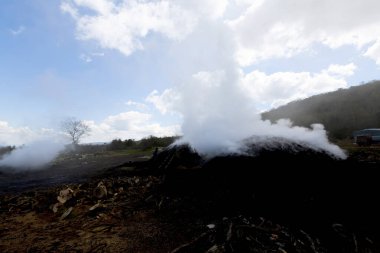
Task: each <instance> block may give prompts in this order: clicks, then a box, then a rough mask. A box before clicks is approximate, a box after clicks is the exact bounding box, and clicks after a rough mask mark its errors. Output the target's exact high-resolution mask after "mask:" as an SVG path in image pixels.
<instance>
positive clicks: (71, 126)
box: [61, 118, 91, 145]
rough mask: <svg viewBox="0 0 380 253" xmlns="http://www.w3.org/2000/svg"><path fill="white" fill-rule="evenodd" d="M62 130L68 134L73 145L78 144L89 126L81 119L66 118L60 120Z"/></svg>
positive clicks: (88, 130) (86, 133) (88, 129)
mask: <svg viewBox="0 0 380 253" xmlns="http://www.w3.org/2000/svg"><path fill="white" fill-rule="evenodd" d="M61 127H62V130H63V131H64V132H65V133H66V134H68V135H69V136H70V138H71V141H72V143H73V144H74V145H78V143H79V141H80V139H81V138H82V137H84V136H86V135H88V134H89V132H90V131H91V129H90V127H89V126H88V125H86V123H84V122H83V121H82V120H78V119H76V118H68V119H66V120H64V121H63V122H62V126H61Z"/></svg>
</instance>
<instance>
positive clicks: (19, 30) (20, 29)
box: [9, 25, 25, 36]
mask: <svg viewBox="0 0 380 253" xmlns="http://www.w3.org/2000/svg"><path fill="white" fill-rule="evenodd" d="M9 30H10V32H11V34H12V35H14V36H17V35H20V34H21V33H23V32H24V31H25V26H22V25H20V26H19V27H18V28H17V29H9Z"/></svg>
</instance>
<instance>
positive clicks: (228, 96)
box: [61, 0, 377, 158]
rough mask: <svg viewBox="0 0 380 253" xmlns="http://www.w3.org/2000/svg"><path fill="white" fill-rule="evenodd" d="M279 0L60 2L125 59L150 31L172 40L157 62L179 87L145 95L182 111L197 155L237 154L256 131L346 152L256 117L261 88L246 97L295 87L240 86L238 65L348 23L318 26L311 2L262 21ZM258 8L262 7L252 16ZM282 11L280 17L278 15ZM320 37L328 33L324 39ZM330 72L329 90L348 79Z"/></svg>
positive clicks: (293, 49) (84, 34) (80, 30)
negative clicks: (162, 59)
mask: <svg viewBox="0 0 380 253" xmlns="http://www.w3.org/2000/svg"><path fill="white" fill-rule="evenodd" d="M277 2H281V3H282V2H284V1H268V5H266V3H267V1H261V0H260V1H249V0H248V1H245V0H244V1H241V0H239V1H226V0H220V1H216V0H203V1H199V0H193V1H190V0H186V1H182V0H178V1H160V0H158V1H126V0H122V1H106V0H99V1H97V3H102V4H93V2H91V1H72V0H65V1H63V4H62V5H61V8H62V11H64V12H66V13H69V14H70V15H71V16H72V17H73V19H74V20H75V22H76V23H77V26H76V27H77V36H78V38H79V39H81V40H94V41H96V42H98V44H99V45H100V46H101V47H103V48H107V49H116V50H118V51H120V52H121V53H122V54H124V55H125V56H130V55H131V54H132V53H134V52H135V51H136V50H145V47H144V39H145V38H146V36H147V35H148V34H152V35H153V36H152V38H161V39H162V38H165V39H168V40H169V41H172V42H173V43H171V47H170V50H169V51H170V52H162V53H163V54H164V55H165V56H167V55H170V56H168V57H169V58H170V57H172V59H171V63H169V61H163V63H164V64H168V65H169V66H165V69H168V72H169V73H168V75H169V76H170V77H171V78H173V81H174V83H175V85H176V86H177V87H176V88H173V89H167V90H165V91H164V92H163V93H162V94H161V95H159V94H158V93H157V92H152V93H151V94H150V95H149V96H148V97H147V99H146V100H147V101H148V102H151V103H153V104H155V105H156V107H157V109H158V110H159V111H160V112H162V113H167V112H169V111H172V112H173V111H175V112H177V113H179V114H180V115H182V117H183V124H182V133H183V136H184V137H183V139H182V141H183V142H189V143H190V144H191V145H192V146H193V147H194V148H196V149H197V150H198V151H199V152H201V153H208V154H210V153H217V152H236V151H237V150H239V146H240V144H241V142H242V141H243V140H244V139H246V138H251V137H255V136H256V137H257V136H258V137H260V139H262V138H261V137H263V138H266V137H268V140H269V139H271V138H272V137H281V138H285V139H289V140H290V141H293V142H298V143H302V144H303V145H306V146H308V147H310V148H313V149H316V150H321V149H322V150H326V151H328V152H330V153H332V154H333V155H334V156H336V157H338V158H344V157H345V154H344V152H343V151H342V150H340V149H339V148H338V147H337V146H335V145H333V144H331V143H329V141H328V139H327V136H326V131H325V130H324V129H323V127H322V126H321V125H318V124H316V125H313V126H311V127H310V128H301V127H295V126H292V125H291V123H290V122H289V121H286V120H282V121H280V122H278V123H276V124H271V123H270V122H268V121H262V120H261V118H260V112H259V111H258V110H257V109H256V108H255V105H258V104H260V102H261V101H260V94H265V92H260V90H258V92H257V93H256V96H252V94H251V95H250V96H249V95H248V93H252V92H254V90H255V89H263V90H265V89H267V88H268V87H266V86H271V87H269V88H270V89H268V90H270V91H271V92H273V93H276V92H277V93H280V94H285V95H289V94H288V93H292V92H293V91H294V89H293V90H290V91H288V90H286V89H287V87H285V86H284V85H278V86H279V87H276V88H274V87H272V86H273V85H276V82H275V81H272V82H271V83H270V84H265V83H264V84H261V85H259V82H258V81H257V80H256V81H255V80H254V78H252V80H250V84H249V85H251V87H250V89H249V90H250V91H249V92H248V91H247V87H246V86H247V85H246V84H243V80H244V77H245V75H247V73H245V71H246V70H245V69H244V68H243V67H244V66H245V67H247V66H249V64H250V63H253V62H257V61H259V60H261V59H268V58H271V57H290V56H292V55H294V54H296V53H297V52H301V51H305V50H306V49H307V48H308V46H310V45H312V44H313V42H315V41H320V42H326V41H329V40H334V38H335V36H334V35H335V34H334V32H333V30H334V29H336V28H335V26H332V27H334V28H333V29H332V30H331V26H330V23H332V24H336V27H338V28H339V29H342V30H346V28H347V27H344V26H341V23H342V22H341V20H342V19H341V17H340V16H339V15H338V16H337V15H335V14H336V13H334V15H332V17H335V16H337V17H338V18H337V19H336V20H335V19H333V20H330V19H327V20H329V22H328V23H327V24H325V23H323V22H322V23H321V24H320V26H314V23H315V22H314V21H315V20H322V21H323V19H320V15H318V16H316V19H315V20H314V18H310V17H309V16H311V17H314V15H313V11H314V10H315V8H310V7H314V6H316V5H315V4H312V3H309V2H310V1H309V2H308V3H306V4H305V5H302V4H301V5H299V6H298V8H301V7H302V8H301V9H300V11H299V12H295V14H299V13H303V15H292V14H293V13H291V16H286V15H287V13H288V11H285V12H284V11H281V14H279V15H275V16H273V20H272V19H268V18H266V17H267V16H270V15H269V13H270V12H272V11H274V10H271V8H273V6H276V5H275V3H277ZM285 2H286V1H285ZM342 3H343V1H342ZM248 6H249V7H248ZM296 6H297V5H294V4H292V2H290V4H289V3H287V5H286V4H285V7H286V8H285V9H289V10H292V9H293V8H295V7H296ZM324 6H328V5H326V4H325V3H322V4H321V7H323V8H321V9H320V10H321V13H325V12H326V11H329V9H331V8H324ZM342 6H347V3H346V2H344V4H342ZM355 6H356V4H355ZM371 6H372V5H371ZM86 8H87V9H88V8H89V9H91V10H92V11H93V14H88V13H89V12H88V11H86V12H85V11H83V10H84V9H86ZM298 8H295V9H298ZM351 9H352V10H355V12H356V9H357V8H345V13H346V14H347V16H352V15H350V12H351V11H352V10H351ZM260 10H262V12H260V13H258V11H260ZM275 10H278V8H275ZM136 13H138V14H136ZM274 13H275V14H277V13H276V12H274ZM304 13H306V14H304ZM318 13H319V12H318ZM364 13H365V12H364ZM282 15H285V17H283V18H282V19H277V17H278V16H279V17H281V16H282ZM299 17H305V18H303V19H304V21H305V24H306V25H307V26H306V28H307V29H308V30H305V31H304V29H303V23H302V22H300V21H302V20H303V19H301V20H300V19H299ZM306 17H307V18H306ZM371 17H372V15H371ZM141 20H143V21H144V22H141ZM289 20H290V21H289ZM369 23H373V22H369ZM309 24H312V25H309ZM374 24H376V23H374ZM361 27H366V26H364V25H362V26H360V28H361ZM371 27H372V26H371ZM373 27H377V26H373ZM339 29H338V30H339ZM309 30H310V31H314V32H310V31H309ZM368 31H369V33H368V34H372V32H371V31H372V30H368ZM368 31H367V30H365V31H362V29H356V30H354V31H352V33H348V34H342V36H339V38H341V39H344V42H341V43H337V42H336V41H335V43H333V42H331V41H330V42H331V43H327V45H329V46H330V47H334V46H335V47H336V46H339V45H346V44H352V43H350V41H351V39H352V38H353V37H355V38H356V37H357V35H358V36H359V37H363V36H364V35H365V34H367V32H368ZM310 34H311V35H310ZM323 34H327V35H325V36H322V35H323ZM154 35H157V36H158V37H157V36H154ZM330 35H331V36H330ZM302 38H306V40H305V39H302ZM347 38H348V39H347ZM364 41H366V43H368V42H371V41H374V38H373V37H371V38H367V39H366V40H364ZM364 41H363V42H362V43H361V44H363V43H364ZM355 44H360V43H355ZM364 44H365V43H364ZM146 48H148V47H146ZM147 50H149V49H147ZM163 58H165V57H163ZM328 74H329V73H328V72H326V73H324V75H323V76H322V77H323V78H321V81H320V82H325V80H333V81H334V82H333V83H335V86H334V87H336V86H339V87H342V86H344V85H345V84H346V83H345V82H341V81H340V80H336V78H335V79H334V78H333V79H331V78H330V75H328ZM305 80H307V79H305ZM290 81H291V80H290ZM337 81H338V82H337ZM285 83H288V82H285ZM293 86H294V85H293ZM306 86H307V85H306ZM318 87H320V86H318V85H316V88H315V89H316V90H317V89H318ZM280 89H285V90H286V91H287V92H282V91H283V90H280ZM280 91H281V92H280ZM323 91H324V92H326V91H327V90H323ZM296 92H297V91H296ZM316 93H318V91H315V92H314V91H313V93H312V94H316ZM301 94H303V93H302V92H301ZM305 94H308V95H310V93H305ZM273 97H276V96H273ZM290 97H291V96H290ZM288 98H289V97H287V99H288ZM316 123H318V122H316Z"/></svg>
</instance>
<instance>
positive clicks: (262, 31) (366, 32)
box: [229, 0, 380, 65]
mask: <svg viewBox="0 0 380 253" xmlns="http://www.w3.org/2000/svg"><path fill="white" fill-rule="evenodd" d="M379 9H380V2H379V1H377V0H352V1H345V0H336V1H327V0H320V1H314V0H304V1H296V0H287V1H284V0H267V1H253V2H252V5H251V6H250V7H249V8H248V9H247V10H246V12H245V13H244V14H243V15H241V16H240V17H239V18H237V19H236V20H233V21H231V22H229V24H230V26H231V28H232V29H233V30H234V32H235V33H236V36H237V37H236V41H237V43H238V45H239V51H238V52H237V58H238V60H239V62H240V63H241V64H242V65H249V64H251V63H254V62H257V61H260V60H263V59H270V58H276V57H291V56H293V55H295V54H297V53H300V52H304V51H307V50H310V49H311V48H312V46H313V44H314V43H322V44H324V45H326V46H328V47H330V48H337V47H340V46H343V45H354V46H356V47H358V48H361V47H363V46H365V45H367V44H372V43H374V42H375V41H376V40H378V39H379V38H380V30H379V29H378V27H379V26H380V18H379V15H378V11H377V10H379ZM369 54H370V53H369Z"/></svg>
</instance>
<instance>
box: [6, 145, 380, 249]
mask: <svg viewBox="0 0 380 253" xmlns="http://www.w3.org/2000/svg"><path fill="white" fill-rule="evenodd" d="M374 152H375V153H376V152H377V151H374V149H371V152H370V153H371V154H372V153H374ZM137 157H139V156H134V158H136V159H135V160H133V159H131V160H130V161H131V162H129V160H128V159H127V157H124V158H125V160H122V159H121V160H118V162H119V163H118V164H116V162H115V163H114V164H112V166H109V167H106V166H102V169H99V170H98V171H97V173H94V174H90V175H89V176H87V177H84V178H83V177H81V178H80V180H77V179H78V178H76V180H74V181H73V182H70V180H66V181H65V182H66V183H65V184H61V183H59V182H58V183H56V184H53V185H51V184H47V185H44V186H41V187H37V188H36V186H35V185H33V186H31V185H29V186H28V187H26V188H22V189H21V190H20V191H15V189H13V190H12V191H5V190H4V187H5V186H6V185H4V184H3V193H2V194H1V196H0V224H1V225H0V251H1V252H281V253H284V252H312V253H316V252H334V253H340V252H366V253H369V252H380V247H379V246H380V245H379V242H380V240H379V238H380V236H379V234H380V232H379V231H378V225H380V222H379V217H378V216H379V215H378V213H380V212H379V208H377V202H378V194H379V192H380V191H378V190H379V189H378V188H379V186H378V184H377V183H376V181H377V180H376V178H375V174H376V173H375V172H376V171H375V170H376V169H377V168H378V165H379V163H378V162H377V161H373V160H371V161H369V160H368V159H367V160H366V159H365V158H363V157H365V155H363V152H361V153H360V159H361V161H358V159H357V158H356V157H355V155H353V156H352V157H350V159H348V160H347V161H335V160H333V159H331V158H329V157H328V156H326V154H322V153H316V152H313V151H310V150H305V151H301V152H298V153H297V154H294V153H292V152H288V151H284V150H270V151H264V152H262V153H261V154H260V156H259V157H255V158H253V157H247V156H224V157H217V158H214V159H211V160H207V159H204V158H202V157H200V156H199V155H198V154H196V153H194V152H193V151H192V150H191V149H189V148H188V147H177V148H174V149H168V150H166V151H163V152H161V153H160V154H159V155H158V156H157V157H154V158H152V159H151V160H149V161H146V159H137ZM140 158H141V156H140ZM315 167H316V168H318V169H315ZM3 177H5V176H4V175H3ZM66 179H67V178H66ZM14 182H15V181H14ZM22 182H24V181H22ZM13 187H15V186H14V185H13Z"/></svg>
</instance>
